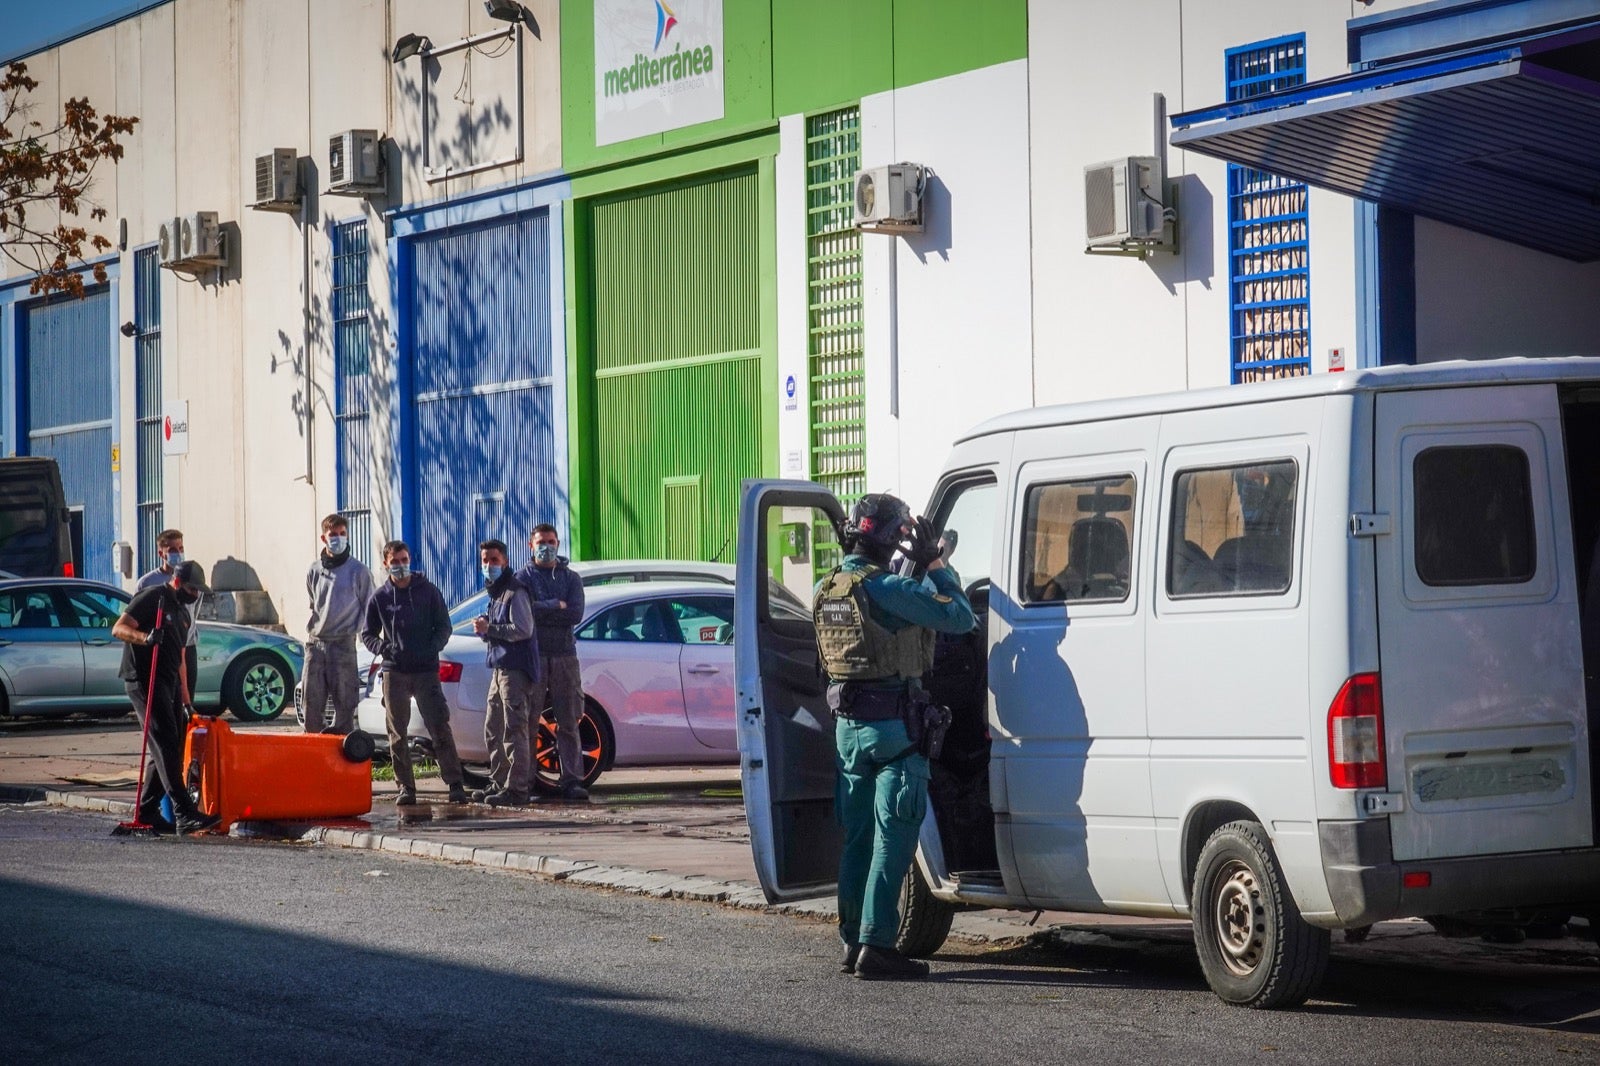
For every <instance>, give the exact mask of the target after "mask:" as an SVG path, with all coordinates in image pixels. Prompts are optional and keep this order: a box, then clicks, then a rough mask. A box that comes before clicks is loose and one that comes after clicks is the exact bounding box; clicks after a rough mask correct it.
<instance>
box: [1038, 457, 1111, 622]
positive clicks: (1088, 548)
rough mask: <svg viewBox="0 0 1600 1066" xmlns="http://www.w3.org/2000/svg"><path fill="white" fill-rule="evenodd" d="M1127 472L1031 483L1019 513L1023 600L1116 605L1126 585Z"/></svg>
mask: <svg viewBox="0 0 1600 1066" xmlns="http://www.w3.org/2000/svg"><path fill="white" fill-rule="evenodd" d="M1136 488H1137V486H1136V484H1135V482H1134V479H1133V476H1132V475H1131V474H1120V475H1117V476H1115V477H1106V478H1094V479H1086V480H1082V481H1058V482H1054V483H1051V484H1048V485H1033V486H1030V487H1029V489H1028V495H1027V499H1026V502H1025V507H1024V512H1023V525H1022V580H1021V581H1020V582H1019V585H1020V587H1021V589H1022V599H1023V602H1024V603H1120V602H1122V601H1123V600H1126V599H1127V598H1128V589H1129V587H1130V585H1131V576H1132V569H1131V558H1132V556H1131V552H1130V550H1129V549H1130V545H1131V544H1132V539H1133V538H1132V534H1133V513H1134V512H1133V508H1134V496H1135V490H1136Z"/></svg>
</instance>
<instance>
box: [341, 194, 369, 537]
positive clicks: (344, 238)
mask: <svg viewBox="0 0 1600 1066" xmlns="http://www.w3.org/2000/svg"><path fill="white" fill-rule="evenodd" d="M332 304H333V374H334V408H333V424H334V450H335V453H336V455H337V456H338V464H339V467H338V478H337V483H338V484H337V490H336V491H337V496H338V510H339V513H340V514H342V515H344V516H345V518H347V519H349V520H350V550H351V552H352V553H353V554H354V555H355V557H356V558H357V559H360V560H361V561H362V562H364V563H366V564H367V565H369V566H370V565H371V564H372V429H371V426H372V362H371V358H372V322H371V309H372V304H371V299H370V297H369V295H368V293H367V221H366V219H357V220H355V221H354V222H345V223H342V224H340V225H338V226H335V227H334V230H333V293H332Z"/></svg>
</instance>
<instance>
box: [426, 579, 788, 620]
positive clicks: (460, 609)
mask: <svg viewBox="0 0 1600 1066" xmlns="http://www.w3.org/2000/svg"><path fill="white" fill-rule="evenodd" d="M629 578H630V580H628V581H626V582H620V581H617V580H616V575H605V576H602V577H600V578H599V579H598V580H597V581H590V580H588V579H585V580H584V582H583V586H584V588H593V587H595V586H596V585H611V584H635V583H637V581H636V580H635V579H633V576H632V575H631V574H630V575H629ZM651 579H653V580H663V579H662V578H659V577H657V576H656V575H651ZM676 580H679V581H691V582H694V581H700V580H703V581H705V582H707V583H710V584H721V583H722V582H720V581H719V580H718V579H717V578H714V577H702V576H700V575H676ZM767 588H768V590H769V592H768V595H769V596H771V597H772V598H773V599H775V600H782V601H784V602H785V603H787V604H788V605H789V606H790V607H792V608H794V609H795V610H796V611H798V612H799V613H800V614H801V615H803V616H805V617H807V618H809V617H810V616H811V612H810V610H809V609H807V607H806V605H805V604H804V603H802V602H800V599H799V598H798V597H797V596H795V594H794V593H792V592H790V591H789V590H788V589H786V588H784V587H783V585H781V584H779V583H778V582H777V581H775V580H773V579H772V578H768V579H767ZM488 605H489V594H488V593H487V592H479V593H477V594H476V595H472V596H468V597H467V598H466V599H464V600H462V601H461V602H460V603H458V604H456V605H455V606H454V607H453V608H451V610H450V628H451V629H454V630H459V631H461V632H468V633H470V632H471V631H472V620H473V619H474V618H476V617H478V616H479V615H480V614H482V613H483V612H484V610H485V609H487V607H488Z"/></svg>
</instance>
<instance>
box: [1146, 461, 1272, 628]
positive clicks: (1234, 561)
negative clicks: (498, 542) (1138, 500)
mask: <svg viewBox="0 0 1600 1066" xmlns="http://www.w3.org/2000/svg"><path fill="white" fill-rule="evenodd" d="M1298 486H1299V470H1298V468H1297V467H1296V465H1295V462H1294V460H1292V459H1280V460H1275V461H1273V462H1267V463H1250V464H1247V465H1241V466H1224V467H1214V468H1211V469H1207V470H1184V471H1181V472H1180V473H1179V474H1178V475H1177V477H1176V478H1175V479H1174V482H1173V488H1172V537H1171V540H1170V542H1169V544H1168V546H1167V594H1168V595H1169V596H1171V597H1173V598H1174V599H1179V598H1185V597H1196V596H1262V595H1271V594H1274V593H1279V592H1286V591H1288V589H1289V585H1290V584H1291V582H1292V580H1293V578H1294V518H1295V509H1296V505H1295V494H1296V491H1297V489H1298Z"/></svg>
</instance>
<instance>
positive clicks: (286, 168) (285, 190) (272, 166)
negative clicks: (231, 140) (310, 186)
mask: <svg viewBox="0 0 1600 1066" xmlns="http://www.w3.org/2000/svg"><path fill="white" fill-rule="evenodd" d="M250 206H251V207H253V208H255V209H256V210H257V211H298V210H300V157H299V156H298V155H296V154H295V150H294V149H293V148H274V149H273V150H272V151H271V152H269V153H268V154H266V155H258V156H256V199H255V203H253V204H251V205H250Z"/></svg>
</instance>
